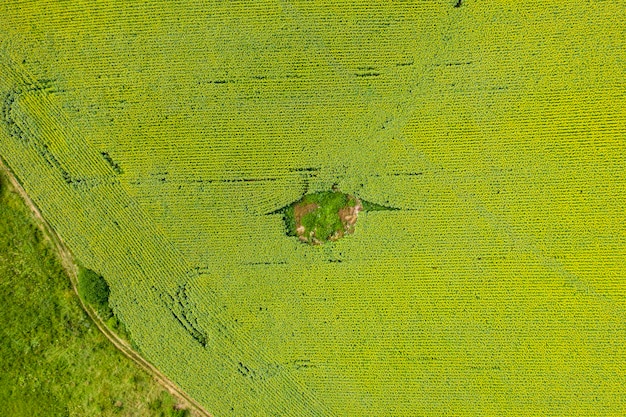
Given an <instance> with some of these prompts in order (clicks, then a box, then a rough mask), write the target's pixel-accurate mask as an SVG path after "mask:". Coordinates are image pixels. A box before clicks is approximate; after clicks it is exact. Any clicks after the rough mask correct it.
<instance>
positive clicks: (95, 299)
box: [78, 267, 111, 312]
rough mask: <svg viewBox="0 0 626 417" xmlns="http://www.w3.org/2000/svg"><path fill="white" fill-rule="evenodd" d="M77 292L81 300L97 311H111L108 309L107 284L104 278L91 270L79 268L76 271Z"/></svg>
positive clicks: (108, 291) (109, 291) (108, 292)
mask: <svg viewBox="0 0 626 417" xmlns="http://www.w3.org/2000/svg"><path fill="white" fill-rule="evenodd" d="M78 292H79V294H80V296H81V297H82V299H83V300H85V301H86V302H87V303H89V304H91V305H92V306H94V307H96V308H97V309H98V311H99V312H100V311H105V312H108V311H111V308H110V307H109V294H110V293H111V290H110V289H109V284H107V282H106V281H105V279H104V277H103V276H102V275H100V274H98V273H96V272H94V271H92V270H91V269H87V268H84V267H79V269H78Z"/></svg>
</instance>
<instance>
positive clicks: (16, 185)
mask: <svg viewBox="0 0 626 417" xmlns="http://www.w3.org/2000/svg"><path fill="white" fill-rule="evenodd" d="M0 173H1V174H3V175H4V176H5V177H6V178H7V179H8V180H9V182H10V186H11V187H12V189H13V191H15V192H17V194H18V195H19V196H20V197H21V198H22V200H23V201H24V203H25V204H26V206H27V207H28V208H29V209H30V211H31V213H32V214H33V216H34V220H35V223H36V225H37V226H39V227H40V228H41V229H42V231H43V232H44V236H45V237H46V238H48V239H50V241H51V242H52V243H53V245H54V247H55V248H56V251H57V253H58V255H59V258H60V260H61V265H62V266H63V269H64V270H65V272H66V274H67V276H68V277H69V278H70V282H71V283H72V289H73V290H74V293H75V294H76V297H77V298H78V300H79V302H80V305H81V307H82V308H83V310H84V311H85V312H86V313H87V315H88V316H89V317H90V318H91V320H92V321H93V322H94V324H95V325H96V327H97V328H98V330H100V332H101V333H102V334H103V335H104V336H105V337H106V338H107V339H108V340H109V341H110V342H111V343H112V344H113V345H114V346H115V347H116V348H117V349H118V350H119V351H120V352H121V353H122V354H123V355H124V356H126V357H127V358H129V359H131V360H132V361H133V362H135V364H137V365H138V366H139V367H140V368H141V369H143V370H144V371H146V372H147V373H148V374H150V375H151V376H152V377H153V378H154V380H155V381H157V382H158V383H159V384H160V385H161V386H162V387H163V388H165V389H166V390H167V391H168V392H169V393H170V394H172V395H173V396H174V397H175V398H177V400H178V401H179V402H180V403H181V404H183V405H184V406H185V407H187V408H188V409H189V410H190V411H191V415H192V416H194V417H199V416H202V417H212V415H211V414H210V413H209V412H208V411H207V410H205V409H204V408H203V407H202V406H201V405H200V404H199V403H198V402H196V401H195V400H194V399H193V398H191V397H190V396H189V395H187V393H185V392H184V391H183V390H182V389H181V388H180V387H178V386H177V385H176V384H175V383H174V382H172V381H171V380H169V379H168V378H167V377H166V376H165V375H164V374H163V373H161V372H160V371H159V370H158V369H157V368H155V367H154V366H153V365H152V364H151V363H150V362H148V361H147V360H145V359H144V358H143V357H142V356H141V355H139V353H137V352H136V351H135V350H134V349H133V348H132V347H131V345H130V344H129V343H128V342H127V341H125V340H124V339H122V338H121V337H120V336H118V335H117V334H116V333H115V332H114V331H112V330H111V329H110V328H109V327H108V326H107V325H106V323H104V321H103V320H102V319H101V317H100V316H99V315H98V314H97V312H96V311H95V310H94V309H93V308H92V307H91V306H90V305H88V304H87V303H85V302H84V301H83V299H82V298H81V297H80V296H79V292H78V265H77V263H76V261H75V260H74V257H73V255H72V253H71V251H70V250H69V248H68V247H67V246H66V245H65V243H64V242H63V240H62V239H61V238H60V237H59V236H58V235H57V234H56V232H55V231H54V230H53V229H52V228H51V227H50V225H49V224H48V223H47V222H46V221H45V219H44V218H43V216H42V215H41V212H40V211H39V209H38V208H37V206H36V205H35V204H34V203H33V201H32V200H31V199H30V197H29V196H28V194H27V193H26V191H25V190H24V188H23V187H22V184H21V183H20V182H19V181H18V179H17V178H16V177H15V175H14V174H13V172H12V171H11V169H10V168H9V167H8V166H7V165H6V163H5V162H4V160H3V159H2V158H1V157H0Z"/></svg>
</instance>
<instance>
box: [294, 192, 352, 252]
mask: <svg viewBox="0 0 626 417" xmlns="http://www.w3.org/2000/svg"><path fill="white" fill-rule="evenodd" d="M359 210H361V202H360V200H359V199H357V198H356V197H353V196H350V195H347V194H344V193H341V192H338V191H324V192H319V193H314V194H307V195H305V196H304V197H302V199H301V200H299V201H297V202H295V203H293V204H291V205H290V206H288V207H287V208H286V209H285V212H284V218H285V224H286V227H287V234H288V235H289V236H298V237H299V238H300V240H302V241H303V242H307V243H311V244H320V243H322V242H325V241H329V240H337V239H339V238H340V237H342V236H344V235H345V234H349V233H352V231H353V226H354V222H355V221H356V215H357V214H358V212H359Z"/></svg>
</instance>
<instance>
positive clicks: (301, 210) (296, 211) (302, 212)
mask: <svg viewBox="0 0 626 417" xmlns="http://www.w3.org/2000/svg"><path fill="white" fill-rule="evenodd" d="M317 208H319V205H317V204H315V203H309V204H296V205H295V206H294V208H293V216H294V218H295V220H296V233H297V235H298V238H299V239H300V240H301V241H303V242H308V241H309V238H312V239H315V238H314V237H313V236H304V230H305V229H304V226H303V225H302V218H303V217H304V216H306V215H307V214H309V213H310V212H312V211H314V210H315V209H317ZM316 240H317V239H316Z"/></svg>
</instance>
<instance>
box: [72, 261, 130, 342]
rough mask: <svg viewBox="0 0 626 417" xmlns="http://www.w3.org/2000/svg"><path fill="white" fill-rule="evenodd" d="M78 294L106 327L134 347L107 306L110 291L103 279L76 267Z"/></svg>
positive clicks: (128, 335)
mask: <svg viewBox="0 0 626 417" xmlns="http://www.w3.org/2000/svg"><path fill="white" fill-rule="evenodd" d="M78 293H79V294H80V297H81V298H82V299H83V301H85V302H86V303H88V304H89V305H91V306H92V307H93V308H94V310H95V311H96V313H98V315H99V316H100V318H102V320H103V321H104V322H105V323H106V325H107V326H108V327H109V328H110V329H112V330H114V331H115V332H116V333H117V334H118V335H119V336H120V337H122V338H123V339H126V340H128V341H129V342H131V344H133V347H135V345H134V343H133V340H132V339H131V337H130V333H129V332H128V329H126V326H125V325H124V323H123V322H122V321H120V320H119V319H118V318H117V317H116V316H115V314H114V313H113V310H112V309H111V307H110V306H109V295H110V294H111V290H110V289H109V284H107V282H106V280H105V279H104V277H103V276H102V275H100V274H98V273H97V272H95V271H92V270H91V269H88V268H85V267H82V266H79V267H78Z"/></svg>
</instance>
